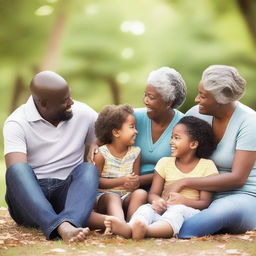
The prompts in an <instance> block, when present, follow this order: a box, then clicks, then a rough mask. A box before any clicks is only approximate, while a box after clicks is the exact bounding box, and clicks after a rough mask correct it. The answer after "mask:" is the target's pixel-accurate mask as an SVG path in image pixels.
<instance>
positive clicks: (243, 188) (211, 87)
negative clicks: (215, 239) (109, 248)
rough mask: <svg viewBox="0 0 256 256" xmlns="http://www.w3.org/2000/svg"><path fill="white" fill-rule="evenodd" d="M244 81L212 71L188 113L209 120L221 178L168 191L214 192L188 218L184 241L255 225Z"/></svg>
mask: <svg viewBox="0 0 256 256" xmlns="http://www.w3.org/2000/svg"><path fill="white" fill-rule="evenodd" d="M245 85H246V81H245V80H244V79H243V78H242V77H241V76H240V75H239V73H238V72H237V70H236V69H235V68H234V67H230V66H224V65H213V66H210V67H208V68H207V69H206V70H205V71H204V72H203V76H202V80H201V82H200V83H199V86H198V95H197V96H196V98H195V102H196V103H197V104H198V105H197V106H195V107H193V108H192V109H190V110H189V111H188V112H187V113H186V115H193V116H197V117H199V118H201V119H204V120H206V121H207V122H209V123H210V124H211V125H212V127H213V131H214V134H215V136H216V142H217V148H216V150H215V152H214V153H213V155H212V156H211V159H212V160H213V161H214V162H215V164H216V166H217V167H218V169H219V172H220V175H217V176H209V177H205V178H189V179H183V180H180V181H178V182H176V183H175V184H173V185H171V186H170V187H169V189H168V190H169V191H175V192H178V191H180V190H182V189H183V188H184V187H189V188H192V189H200V190H207V191H216V194H215V197H214V200H213V202H212V203H211V205H210V206H209V207H208V208H207V209H205V210H203V211H202V212H200V213H198V214H196V215H194V216H193V217H191V218H189V219H187V220H186V221H185V222H184V224H183V226H182V228H181V230H180V233H179V237H180V238H191V237H195V236H196V237H200V236H205V235H211V234H216V233H224V232H228V233H244V232H246V231H247V230H252V229H254V228H255V227H256V218H255V209H256V164H255V161H256V112H255V111H254V110H252V109H251V108H249V107H247V106H245V105H243V104H242V103H240V102H239V101H238V100H239V99H240V98H241V97H242V95H243V94H244V91H245Z"/></svg>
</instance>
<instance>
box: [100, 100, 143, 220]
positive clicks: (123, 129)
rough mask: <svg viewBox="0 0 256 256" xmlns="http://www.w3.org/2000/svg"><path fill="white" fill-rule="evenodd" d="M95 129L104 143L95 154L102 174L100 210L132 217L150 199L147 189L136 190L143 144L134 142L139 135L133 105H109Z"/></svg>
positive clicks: (109, 213)
mask: <svg viewBox="0 0 256 256" xmlns="http://www.w3.org/2000/svg"><path fill="white" fill-rule="evenodd" d="M95 133H96V136H97V139H98V140H99V142H100V143H101V144H103V146H101V147H99V152H98V153H97V154H96V155H95V165H96V167H97V168H98V170H99V174H100V184H99V190H98V196H97V203H96V211H98V212H100V213H105V214H108V215H111V216H116V217H117V218H118V219H119V220H120V221H123V222H124V223H125V215H126V216H127V218H126V219H127V221H129V220H130V217H131V216H132V214H133V213H134V212H135V211H136V210H137V208H138V207H139V206H140V205H142V204H145V203H146V202H147V193H146V191H144V190H142V189H137V190H136V188H138V187H139V178H138V175H139V170H140V148H139V147H135V146H132V145H133V144H134V141H135V138H136V135H137V130H136V129H135V118H134V116H133V109H132V108H131V107H130V106H129V105H120V106H114V105H110V106H106V107H105V108H104V109H103V110H102V112H101V113H100V114H99V117H98V119H97V121H96V123H95ZM123 209H124V210H123ZM124 212H125V213H126V214H125V213H124Z"/></svg>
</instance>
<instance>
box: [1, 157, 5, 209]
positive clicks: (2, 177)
mask: <svg viewBox="0 0 256 256" xmlns="http://www.w3.org/2000/svg"><path fill="white" fill-rule="evenodd" d="M4 195H5V164H4V161H3V160H0V206H6V203H5V200H4Z"/></svg>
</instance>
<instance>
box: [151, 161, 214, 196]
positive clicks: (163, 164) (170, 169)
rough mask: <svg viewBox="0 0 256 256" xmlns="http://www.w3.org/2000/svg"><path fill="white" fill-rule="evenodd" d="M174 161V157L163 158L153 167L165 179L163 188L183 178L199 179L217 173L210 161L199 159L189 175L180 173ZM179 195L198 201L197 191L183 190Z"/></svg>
mask: <svg viewBox="0 0 256 256" xmlns="http://www.w3.org/2000/svg"><path fill="white" fill-rule="evenodd" d="M175 159H176V158H175V157H163V158H161V159H160V160H159V161H158V162H157V164H156V166H155V170H156V171H157V172H158V174H159V175H160V176H161V177H162V178H163V179H165V184H164V188H165V187H166V185H169V184H172V183H174V182H175V181H177V180H180V179H183V178H199V177H205V176H209V175H213V174H217V173H218V170H217V167H216V166H215V164H214V162H213V161H212V160H210V159H204V158H201V159H200V160H199V162H198V164H197V165H196V166H195V168H194V169H193V170H192V171H191V172H189V173H183V172H181V171H180V170H179V169H178V168H177V166H176V164H175ZM180 193H181V194H182V195H183V196H185V197H187V198H190V199H195V200H198V199H199V191H198V190H195V189H187V188H185V189H183V190H182V191H181V192H180Z"/></svg>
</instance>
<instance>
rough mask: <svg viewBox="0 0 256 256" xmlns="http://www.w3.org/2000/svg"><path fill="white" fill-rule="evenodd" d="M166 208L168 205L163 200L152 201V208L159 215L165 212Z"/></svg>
mask: <svg viewBox="0 0 256 256" xmlns="http://www.w3.org/2000/svg"><path fill="white" fill-rule="evenodd" d="M167 206H168V204H167V202H166V201H165V200H164V199H163V198H160V199H157V200H153V201H152V208H153V209H154V210H155V211H156V212H157V213H159V214H161V213H163V212H164V211H166V209H167Z"/></svg>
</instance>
